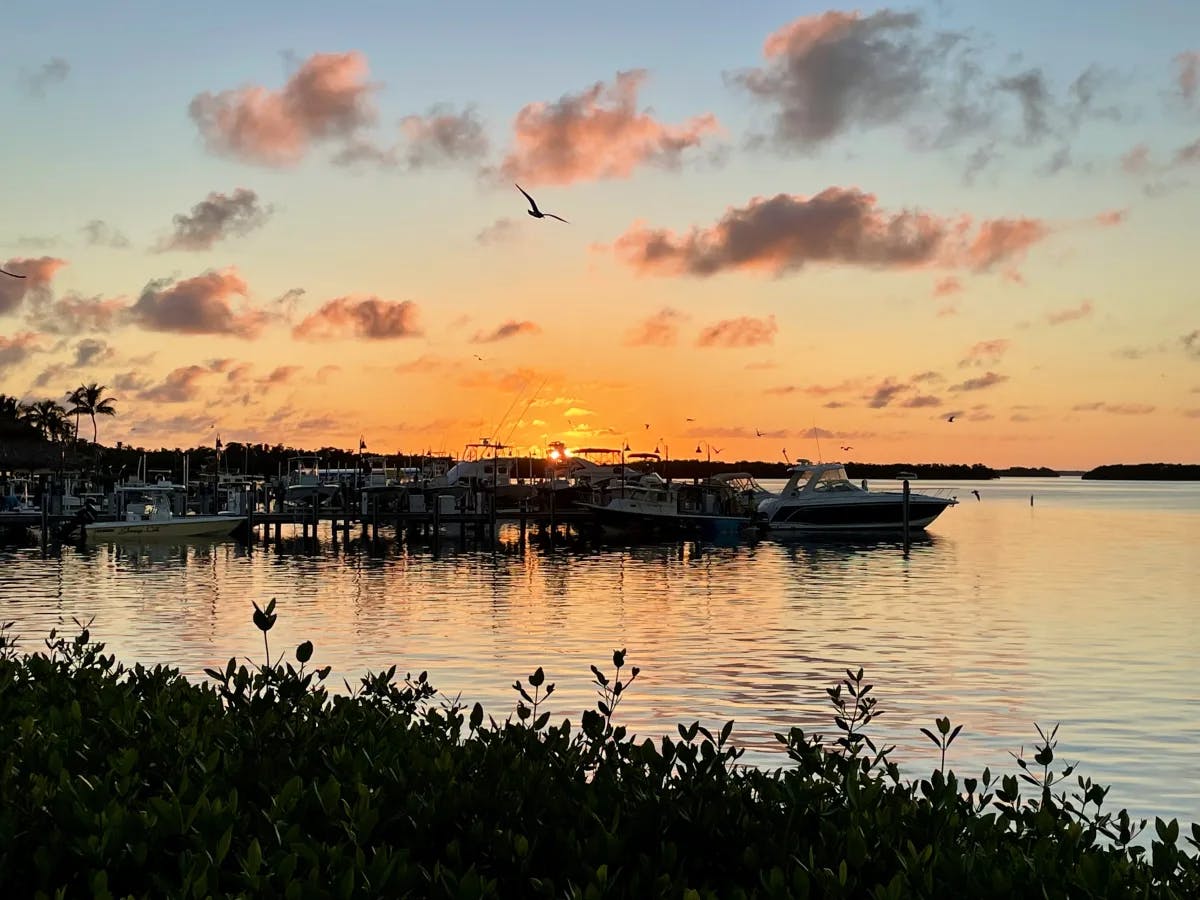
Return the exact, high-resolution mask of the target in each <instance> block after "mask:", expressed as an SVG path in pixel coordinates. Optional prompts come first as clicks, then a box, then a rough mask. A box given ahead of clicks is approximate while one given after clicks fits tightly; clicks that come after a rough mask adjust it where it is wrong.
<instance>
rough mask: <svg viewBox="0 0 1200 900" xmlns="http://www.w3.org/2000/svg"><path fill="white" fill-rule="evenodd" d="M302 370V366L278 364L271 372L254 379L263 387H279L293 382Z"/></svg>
mask: <svg viewBox="0 0 1200 900" xmlns="http://www.w3.org/2000/svg"><path fill="white" fill-rule="evenodd" d="M302 370H303V367H302V366H276V367H275V368H274V369H272V370H271V372H270V374H268V375H264V376H262V377H261V378H256V379H254V383H255V384H257V385H258V386H259V387H263V388H272V387H279V386H281V385H285V384H289V383H290V382H292V381H293V380H294V379H295V376H296V375H297V374H298V373H299V372H301V371H302Z"/></svg>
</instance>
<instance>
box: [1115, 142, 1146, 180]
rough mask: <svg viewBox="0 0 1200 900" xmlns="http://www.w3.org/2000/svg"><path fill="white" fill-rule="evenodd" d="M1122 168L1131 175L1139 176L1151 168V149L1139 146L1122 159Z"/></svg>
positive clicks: (1144, 145)
mask: <svg viewBox="0 0 1200 900" xmlns="http://www.w3.org/2000/svg"><path fill="white" fill-rule="evenodd" d="M1121 168H1122V169H1124V170H1125V171H1126V172H1128V173H1129V174H1130V175H1139V174H1141V173H1142V172H1145V171H1146V170H1147V169H1148V168H1150V148H1149V147H1148V146H1147V145H1146V144H1138V145H1137V146H1135V147H1133V148H1131V149H1130V150H1129V152H1128V153H1126V154H1124V155H1123V156H1122V157H1121Z"/></svg>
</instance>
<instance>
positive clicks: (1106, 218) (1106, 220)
mask: <svg viewBox="0 0 1200 900" xmlns="http://www.w3.org/2000/svg"><path fill="white" fill-rule="evenodd" d="M1128 217H1129V210H1127V209H1108V210H1105V211H1104V212H1102V213H1097V214H1096V224H1097V225H1104V226H1106V227H1111V226H1113V225H1120V224H1121V223H1122V222H1124V221H1125V220H1126V219H1127V218H1128Z"/></svg>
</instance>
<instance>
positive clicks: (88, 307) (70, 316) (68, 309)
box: [39, 294, 129, 334]
mask: <svg viewBox="0 0 1200 900" xmlns="http://www.w3.org/2000/svg"><path fill="white" fill-rule="evenodd" d="M128 309H129V301H127V300H125V299H124V298H123V297H112V298H109V299H107V300H106V299H104V298H103V297H82V296H80V295H79V294H67V295H66V296H64V297H60V298H59V299H58V300H55V301H54V302H53V303H51V304H50V305H49V306H47V307H46V308H45V310H44V311H43V312H42V313H41V314H40V315H39V321H40V322H41V323H42V326H43V327H44V328H45V329H46V331H49V332H52V333H54V334H79V333H81V332H85V331H86V332H97V331H108V330H109V329H111V328H112V327H113V326H115V325H116V324H117V323H118V322H119V320H120V317H121V315H122V313H124V312H126V311H127V310H128Z"/></svg>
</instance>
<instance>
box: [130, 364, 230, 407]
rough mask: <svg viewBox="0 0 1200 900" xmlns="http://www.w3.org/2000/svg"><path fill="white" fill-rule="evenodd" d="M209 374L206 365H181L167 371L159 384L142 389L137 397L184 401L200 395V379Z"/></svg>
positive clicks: (173, 401)
mask: <svg viewBox="0 0 1200 900" xmlns="http://www.w3.org/2000/svg"><path fill="white" fill-rule="evenodd" d="M211 374H212V369H211V368H210V367H208V366H195V365H193V366H181V367H180V368H178V369H174V370H172V371H171V372H169V373H168V374H167V377H166V378H164V379H163V380H162V382H161V383H160V384H157V385H154V386H153V387H146V388H144V389H142V390H141V391H140V392H139V393H138V398H139V399H141V400H153V401H154V402H155V403H186V402H188V401H189V400H195V399H196V398H197V397H198V396H199V395H200V381H201V379H203V378H204V377H205V376H207V375H211Z"/></svg>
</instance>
